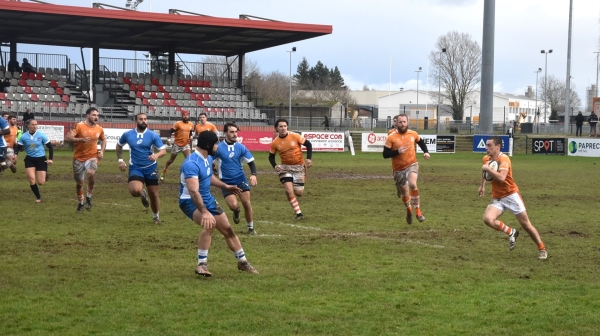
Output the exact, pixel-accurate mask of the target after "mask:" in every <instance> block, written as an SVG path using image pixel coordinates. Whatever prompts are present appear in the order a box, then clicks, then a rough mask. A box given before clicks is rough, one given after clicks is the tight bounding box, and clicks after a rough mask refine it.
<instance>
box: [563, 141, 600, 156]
mask: <svg viewBox="0 0 600 336" xmlns="http://www.w3.org/2000/svg"><path fill="white" fill-rule="evenodd" d="M568 150H569V156H591V157H600V139H597V140H596V139H585V138H569V149H568Z"/></svg>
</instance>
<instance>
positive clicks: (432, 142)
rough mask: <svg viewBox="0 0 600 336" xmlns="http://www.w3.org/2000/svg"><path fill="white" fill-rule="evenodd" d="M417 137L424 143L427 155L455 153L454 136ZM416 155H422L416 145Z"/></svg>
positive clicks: (427, 135)
mask: <svg viewBox="0 0 600 336" xmlns="http://www.w3.org/2000/svg"><path fill="white" fill-rule="evenodd" d="M419 137H421V139H423V141H425V144H426V145H427V150H428V151H429V153H455V152H456V146H455V144H456V136H454V135H436V134H419ZM417 153H423V151H422V150H421V147H419V146H418V145H417Z"/></svg>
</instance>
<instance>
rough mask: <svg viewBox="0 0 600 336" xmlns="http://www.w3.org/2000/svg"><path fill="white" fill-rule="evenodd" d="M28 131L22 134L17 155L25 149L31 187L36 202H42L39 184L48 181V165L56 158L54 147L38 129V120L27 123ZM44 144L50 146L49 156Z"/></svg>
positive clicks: (26, 173)
mask: <svg viewBox="0 0 600 336" xmlns="http://www.w3.org/2000/svg"><path fill="white" fill-rule="evenodd" d="M27 128H28V130H27V132H25V133H23V135H21V138H20V139H19V140H18V142H17V144H18V146H17V150H15V155H18V154H19V150H20V149H25V151H26V152H27V155H26V156H25V175H27V179H28V180H29V187H30V188H31V191H33V194H34V195H35V197H36V200H35V202H36V203H41V202H42V195H41V194H40V189H39V188H38V184H39V185H44V183H46V172H47V171H48V165H49V164H50V165H51V164H52V159H53V158H54V147H52V143H50V140H48V136H46V134H44V133H42V132H41V131H38V123H37V120H35V119H31V120H29V123H28V124H27ZM44 145H46V147H48V153H49V155H48V158H46V150H45V149H44Z"/></svg>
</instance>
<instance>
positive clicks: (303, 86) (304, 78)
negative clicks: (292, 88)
mask: <svg viewBox="0 0 600 336" xmlns="http://www.w3.org/2000/svg"><path fill="white" fill-rule="evenodd" d="M294 80H295V81H296V85H298V88H299V89H300V90H310V89H311V87H312V79H311V77H310V65H309V64H308V61H307V60H306V57H303V58H302V62H300V63H299V64H298V68H296V74H295V75H294Z"/></svg>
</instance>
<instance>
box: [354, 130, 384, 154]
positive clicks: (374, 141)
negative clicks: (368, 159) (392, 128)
mask: <svg viewBox="0 0 600 336" xmlns="http://www.w3.org/2000/svg"><path fill="white" fill-rule="evenodd" d="M386 140H387V133H362V138H361V141H360V143H361V146H360V150H361V151H362V152H383V145H385V141H386Z"/></svg>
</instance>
